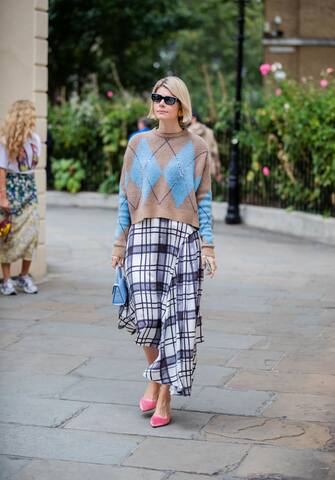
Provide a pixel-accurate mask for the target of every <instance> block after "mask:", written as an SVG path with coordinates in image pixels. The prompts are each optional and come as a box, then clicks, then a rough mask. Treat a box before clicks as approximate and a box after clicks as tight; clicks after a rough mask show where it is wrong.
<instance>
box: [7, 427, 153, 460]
mask: <svg viewBox="0 0 335 480" xmlns="http://www.w3.org/2000/svg"><path fill="white" fill-rule="evenodd" d="M143 439H144V437H140V436H128V435H115V434H112V433H104V432H85V431H79V430H66V429H60V428H48V427H36V426H21V425H10V424H2V425H1V436H0V454H5V455H18V456H21V457H30V458H34V457H35V458H40V459H50V460H73V461H77V462H84V463H101V464H104V465H113V464H114V465H119V464H120V462H122V460H124V459H125V458H126V457H127V456H128V455H130V454H131V453H132V452H133V451H134V449H135V448H136V447H137V445H139V444H140V443H141V442H142V441H143Z"/></svg>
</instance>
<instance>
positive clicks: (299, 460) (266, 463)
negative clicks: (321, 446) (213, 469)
mask: <svg viewBox="0 0 335 480" xmlns="http://www.w3.org/2000/svg"><path fill="white" fill-rule="evenodd" d="M334 469H335V457H334V454H332V453H321V452H317V451H314V450H309V449H306V450H296V449H288V448H282V447H280V448H279V447H265V446H254V447H252V448H251V450H250V452H249V454H248V456H247V457H246V458H244V460H243V461H242V463H241V465H240V466H239V467H238V468H237V470H235V471H234V475H235V474H236V475H241V476H242V478H245V477H246V476H248V478H250V477H251V478H254V477H253V476H257V475H258V476H261V475H263V476H267V475H278V476H279V479H280V478H281V476H283V477H284V479H285V478H289V479H291V478H294V480H332V479H333V478H335V470H334ZM255 478H257V477H255ZM266 478H267V477H266Z"/></svg>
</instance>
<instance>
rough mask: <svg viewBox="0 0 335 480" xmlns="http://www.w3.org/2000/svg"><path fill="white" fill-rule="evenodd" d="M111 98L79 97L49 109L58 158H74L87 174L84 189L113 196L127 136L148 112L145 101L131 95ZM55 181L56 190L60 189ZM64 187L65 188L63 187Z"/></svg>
mask: <svg viewBox="0 0 335 480" xmlns="http://www.w3.org/2000/svg"><path fill="white" fill-rule="evenodd" d="M115 97H117V95H115V96H113V97H112V98H111V99H107V98H106V99H105V98H101V97H98V96H96V95H95V94H93V93H88V94H86V95H85V96H84V97H83V98H82V99H80V98H79V97H78V96H77V95H74V96H72V97H71V99H70V100H69V101H66V102H63V103H62V104H61V105H55V106H50V108H49V123H50V126H51V134H52V138H53V144H54V148H53V157H54V158H55V159H64V158H74V159H76V160H77V161H78V162H79V164H80V166H81V168H82V169H83V170H84V172H85V175H84V177H83V179H82V183H81V189H83V190H88V191H97V190H99V191H103V192H104V193H114V192H117V191H118V183H119V177H120V171H121V166H122V159H123V155H124V151H125V148H126V145H127V141H128V136H129V134H130V133H131V132H133V131H135V130H137V120H138V118H139V117H141V116H144V115H145V114H146V113H147V104H146V102H145V101H143V100H142V99H139V98H134V97H132V96H130V95H129V96H127V97H126V98H119V99H117V100H115ZM58 185H59V184H57V185H56V180H55V185H54V186H55V188H56V189H57V186H58ZM62 188H63V187H62Z"/></svg>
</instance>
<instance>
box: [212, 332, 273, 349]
mask: <svg viewBox="0 0 335 480" xmlns="http://www.w3.org/2000/svg"><path fill="white" fill-rule="evenodd" d="M204 333H205V338H206V340H205V341H206V342H207V343H208V344H209V345H211V347H219V348H222V347H223V348H237V349H248V348H250V347H252V346H253V345H257V343H258V342H260V341H261V340H264V339H265V337H264V336H262V335H234V334H229V333H227V334H225V333H222V332H220V331H216V330H206V327H205V328H204Z"/></svg>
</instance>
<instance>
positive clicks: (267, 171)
mask: <svg viewBox="0 0 335 480" xmlns="http://www.w3.org/2000/svg"><path fill="white" fill-rule="evenodd" d="M262 172H263V175H265V176H266V177H268V176H269V175H270V169H269V167H263V168H262Z"/></svg>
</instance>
